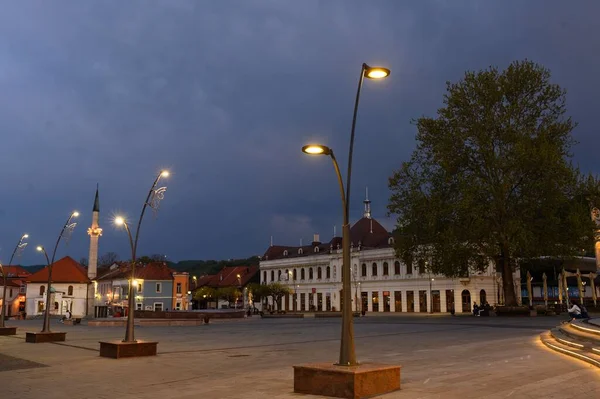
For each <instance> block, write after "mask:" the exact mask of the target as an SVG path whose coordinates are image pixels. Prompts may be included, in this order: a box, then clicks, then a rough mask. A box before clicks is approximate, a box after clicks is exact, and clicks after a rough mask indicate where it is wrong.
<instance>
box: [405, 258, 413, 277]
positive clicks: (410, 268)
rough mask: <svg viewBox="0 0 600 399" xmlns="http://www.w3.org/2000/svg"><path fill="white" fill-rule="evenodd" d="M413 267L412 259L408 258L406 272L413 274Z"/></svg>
mask: <svg viewBox="0 0 600 399" xmlns="http://www.w3.org/2000/svg"><path fill="white" fill-rule="evenodd" d="M412 269H413V268H412V259H408V262H406V274H412V272H413V270H412Z"/></svg>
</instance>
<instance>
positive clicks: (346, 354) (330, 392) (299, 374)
mask: <svg viewBox="0 0 600 399" xmlns="http://www.w3.org/2000/svg"><path fill="white" fill-rule="evenodd" d="M389 75H390V70H389V69H387V68H381V67H371V66H369V65H367V64H362V67H361V70H360V77H359V80H358V89H357V91H356V99H355V102H354V113H353V116H352V129H351V132H350V148H349V153H348V169H347V176H346V187H345V191H344V183H343V179H342V175H341V173H340V168H339V165H338V163H337V160H336V158H335V156H334V153H333V150H332V149H331V148H329V147H326V146H324V145H318V144H311V145H306V146H304V147H302V151H303V152H304V153H306V154H309V155H329V156H330V157H331V160H332V161H333V167H334V168H335V173H336V175H337V179H338V184H339V186H340V197H341V200H342V210H343V223H344V224H343V226H342V261H343V264H342V291H343V306H342V332H341V342H340V356H339V361H338V363H337V364H336V365H337V366H344V369H345V370H343V371H341V370H337V369H335V367H334V368H331V366H330V365H324V366H319V365H317V366H315V365H306V366H295V368H294V391H295V392H301V393H309V394H315V395H326V396H339V394H341V392H344V391H345V390H346V389H347V387H348V386H352V387H353V388H352V389H353V390H357V389H360V388H366V386H363V387H360V388H357V387H356V384H354V380H352V382H351V381H345V379H346V378H354V377H353V376H352V374H353V373H355V372H356V369H357V368H358V367H355V366H359V364H358V362H357V361H356V353H355V345H354V326H353V320H352V305H351V303H352V293H351V281H350V279H351V269H352V268H351V265H350V222H349V219H350V218H349V213H350V190H351V189H350V185H351V181H352V154H353V149H354V132H355V129H356V116H357V113H358V104H359V101H360V92H361V89H362V84H363V81H364V78H365V77H366V78H368V79H383V78H386V77H388V76H389ZM360 368H361V370H367V369H369V370H368V371H369V372H368V373H367V374H366V375H368V376H369V378H370V377H372V378H375V379H376V378H380V375H384V374H385V373H388V374H387V375H396V373H397V376H398V379H397V381H394V382H393V383H392V384H391V385H386V386H384V385H385V384H381V383H376V382H375V380H373V381H372V382H373V383H368V382H367V383H366V385H368V386H369V388H367V391H368V392H367V391H361V395H363V396H376V395H378V394H382V393H384V392H389V391H392V390H397V389H400V367H399V366H381V365H379V366H378V367H375V368H373V366H367V365H361V367H360ZM323 373H325V374H327V373H331V374H333V375H336V378H340V377H341V380H344V381H343V382H340V383H339V384H330V383H328V384H322V385H318V384H314V383H312V381H313V380H314V377H316V376H318V375H322V374H323ZM381 373H383V374H381ZM350 376H352V377H350ZM341 380H340V381H341ZM336 393H337V394H336ZM352 394H354V392H352Z"/></svg>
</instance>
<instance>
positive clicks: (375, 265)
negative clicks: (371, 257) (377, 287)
mask: <svg viewBox="0 0 600 399" xmlns="http://www.w3.org/2000/svg"><path fill="white" fill-rule="evenodd" d="M371 275H372V276H377V263H375V262H373V266H371Z"/></svg>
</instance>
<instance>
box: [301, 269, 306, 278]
mask: <svg viewBox="0 0 600 399" xmlns="http://www.w3.org/2000/svg"><path fill="white" fill-rule="evenodd" d="M305 277H306V276H305V273H304V268H302V269H300V280H304V278H305Z"/></svg>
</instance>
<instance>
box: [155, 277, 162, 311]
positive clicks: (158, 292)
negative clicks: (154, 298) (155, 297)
mask: <svg viewBox="0 0 600 399" xmlns="http://www.w3.org/2000/svg"><path fill="white" fill-rule="evenodd" d="M161 292H162V283H156V293H157V294H160V293H161ZM160 306H162V303H161V304H160Z"/></svg>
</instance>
